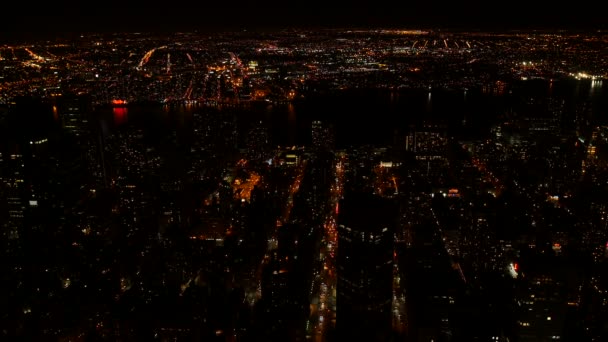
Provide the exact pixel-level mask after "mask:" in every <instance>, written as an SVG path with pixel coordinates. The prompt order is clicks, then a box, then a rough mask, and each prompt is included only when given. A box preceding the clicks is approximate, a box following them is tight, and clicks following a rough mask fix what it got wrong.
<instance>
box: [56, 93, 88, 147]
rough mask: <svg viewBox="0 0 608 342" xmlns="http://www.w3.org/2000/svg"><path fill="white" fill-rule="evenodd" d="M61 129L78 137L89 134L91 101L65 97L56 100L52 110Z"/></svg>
mask: <svg viewBox="0 0 608 342" xmlns="http://www.w3.org/2000/svg"><path fill="white" fill-rule="evenodd" d="M54 109H55V110H56V111H57V113H58V115H59V118H60V119H61V123H62V126H63V129H65V130H66V131H68V132H70V133H71V134H73V135H75V136H77V137H80V136H83V135H88V134H89V133H90V129H89V128H90V127H89V119H90V115H91V112H92V101H91V98H90V97H88V96H84V95H80V96H76V95H65V96H62V97H61V98H59V99H58V100H57V105H56V107H55V108H54Z"/></svg>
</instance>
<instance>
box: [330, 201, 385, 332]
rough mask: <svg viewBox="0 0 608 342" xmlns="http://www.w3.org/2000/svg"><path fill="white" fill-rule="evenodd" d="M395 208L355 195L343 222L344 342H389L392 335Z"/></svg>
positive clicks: (340, 297)
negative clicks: (355, 341)
mask: <svg viewBox="0 0 608 342" xmlns="http://www.w3.org/2000/svg"><path fill="white" fill-rule="evenodd" d="M396 216H397V215H396V207H395V205H394V203H393V202H392V201H391V200H389V199H386V198H382V197H378V196H375V195H372V194H364V193H356V194H349V195H348V196H347V197H346V198H345V199H344V200H343V201H342V202H341V203H340V215H339V217H338V239H339V241H338V255H337V263H338V267H337V272H338V287H337V298H336V330H337V333H338V336H339V340H340V341H347V340H351V341H352V340H357V341H386V340H388V339H389V338H390V333H391V300H392V269H393V231H394V225H395V218H396Z"/></svg>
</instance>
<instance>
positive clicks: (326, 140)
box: [311, 120, 334, 151]
mask: <svg viewBox="0 0 608 342" xmlns="http://www.w3.org/2000/svg"><path fill="white" fill-rule="evenodd" d="M311 133H312V136H311V143H312V148H313V149H314V150H321V151H324V150H330V149H332V148H333V147H334V134H333V130H332V127H331V126H330V125H329V124H328V123H327V122H325V121H319V120H315V121H313V122H312V127H311Z"/></svg>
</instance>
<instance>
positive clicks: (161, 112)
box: [100, 80, 608, 147]
mask: <svg viewBox="0 0 608 342" xmlns="http://www.w3.org/2000/svg"><path fill="white" fill-rule="evenodd" d="M486 90H487V89H486ZM547 97H553V98H556V99H563V100H564V101H565V102H564V103H565V106H564V113H565V114H564V115H574V113H575V112H576V111H577V110H580V109H581V108H582V107H583V106H587V107H588V108H590V111H591V113H592V117H593V119H594V120H595V121H596V122H597V123H598V124H606V123H607V121H608V120H607V118H608V82H603V83H602V81H591V80H560V81H554V82H548V81H542V80H533V81H522V82H519V83H516V84H511V85H509V86H507V87H505V88H503V89H502V90H499V91H498V90H497V89H494V90H493V91H492V90H491V89H490V90H489V91H485V92H484V91H482V90H466V91H464V90H458V91H456V90H442V89H441V90H439V89H437V90H436V89H432V90H427V89H405V90H398V91H396V90H395V91H393V90H377V89H365V90H363V89H355V90H348V91H343V92H340V93H335V94H331V95H327V94H326V95H317V96H315V95H312V96H309V97H307V98H306V99H305V100H300V101H296V102H293V103H289V104H270V103H256V104H252V105H250V106H243V107H228V106H224V107H205V106H202V105H185V104H184V105H171V106H160V105H159V106H130V107H126V108H112V109H103V110H101V112H100V113H101V116H100V117H101V118H102V119H101V124H102V126H103V127H104V131H105V132H106V133H110V132H112V131H113V130H115V129H128V127H139V128H142V129H144V130H145V131H146V132H147V133H149V134H150V135H151V136H153V137H156V136H158V137H160V136H163V135H166V134H169V133H170V132H172V131H177V132H178V134H182V133H183V134H186V135H188V132H189V130H191V128H192V117H193V114H194V113H202V112H210V113H218V115H219V114H220V113H222V114H230V115H234V116H235V117H236V122H237V124H238V127H239V132H240V133H239V134H240V136H241V140H242V139H245V137H246V132H247V131H248V129H249V128H250V127H251V126H252V125H253V124H254V123H259V122H262V123H263V124H264V125H265V126H267V127H268V132H269V136H270V139H271V142H272V143H273V144H274V145H280V146H292V145H305V144H308V143H310V139H311V122H312V121H313V120H321V121H324V122H326V123H328V124H331V125H332V126H333V127H334V132H335V138H336V146H337V147H347V146H352V145H361V144H373V145H386V144H390V143H392V142H393V139H394V137H395V134H396V133H402V132H405V131H407V130H408V129H409V127H410V125H412V124H415V123H417V122H422V121H428V120H431V121H441V122H443V123H445V124H446V125H447V127H448V130H449V133H450V134H451V135H454V136H456V137H459V138H464V139H471V138H478V137H481V136H483V135H484V134H486V133H487V131H488V128H489V127H490V126H491V125H492V124H494V123H495V121H496V118H497V117H499V116H501V115H503V114H505V113H509V112H513V111H518V110H521V108H522V107H521V104H522V103H524V102H525V101H526V99H530V98H534V99H543V98H547ZM241 143H243V141H242V142H241Z"/></svg>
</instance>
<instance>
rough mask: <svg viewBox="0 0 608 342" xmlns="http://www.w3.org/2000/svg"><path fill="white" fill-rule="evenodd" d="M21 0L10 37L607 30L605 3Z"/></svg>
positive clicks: (5, 26) (9, 22) (8, 19)
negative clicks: (291, 30)
mask: <svg viewBox="0 0 608 342" xmlns="http://www.w3.org/2000/svg"><path fill="white" fill-rule="evenodd" d="M158 1H159V0H149V1H142V0H135V1H130V0H122V1H118V0H109V1H98V2H95V1H94V0H93V1H75V0H57V1H42V0H33V2H32V1H28V2H26V1H21V2H19V3H17V4H12V5H10V6H9V8H10V10H8V11H4V10H3V12H4V14H5V15H4V16H3V20H2V23H1V24H0V25H1V26H0V28H1V29H2V35H3V36H4V37H12V36H18V35H24V34H26V35H27V34H29V35H40V34H46V35H53V34H55V33H58V32H83V31H151V30H154V31H175V30H195V29H196V30H206V29H256V28H277V27H281V28H283V27H319V26H321V27H330V28H331V27H355V26H356V27H381V26H382V27H388V26H391V27H405V28H466V29H470V28H472V29H475V28H478V29H486V28H487V29H503V28H508V29H519V28H585V29H587V28H591V29H606V28H607V26H608V25H607V21H608V20H607V19H606V17H605V16H604V15H603V14H604V13H605V12H604V11H603V10H602V9H601V8H600V5H601V2H600V1H592V0H580V1H572V0H570V1H567V2H566V3H562V2H558V1H553V2H548V1H542V2H538V1H531V0H529V1H524V0H515V1H480V0H461V1H437V0H423V1H365V2H361V1H345V0H339V1H320V0H313V1H297V0H296V1H277V0H268V1H264V0H248V1H244V0H234V1H228V0H220V1H217V2H213V1H209V0H197V1H194V0H165V1H162V0H161V2H158Z"/></svg>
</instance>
